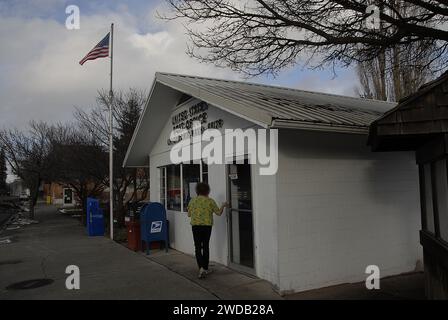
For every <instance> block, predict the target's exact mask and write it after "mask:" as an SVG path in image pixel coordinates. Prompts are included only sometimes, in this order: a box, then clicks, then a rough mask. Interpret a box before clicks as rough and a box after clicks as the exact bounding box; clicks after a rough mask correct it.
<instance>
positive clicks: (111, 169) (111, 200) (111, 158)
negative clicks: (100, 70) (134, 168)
mask: <svg viewBox="0 0 448 320" xmlns="http://www.w3.org/2000/svg"><path fill="white" fill-rule="evenodd" d="M113 67H114V24H113V23H112V24H111V25H110V91H109V196H110V197H109V203H110V204H109V207H110V213H109V214H110V238H111V239H112V240H113V239H114V182H113V176H114V153H113V152H114V151H113V150H114V148H113V147H114V145H113V144H114V139H113V121H114V118H113V114H112V113H113V107H112V104H113V98H114V92H113V87H112V74H113Z"/></svg>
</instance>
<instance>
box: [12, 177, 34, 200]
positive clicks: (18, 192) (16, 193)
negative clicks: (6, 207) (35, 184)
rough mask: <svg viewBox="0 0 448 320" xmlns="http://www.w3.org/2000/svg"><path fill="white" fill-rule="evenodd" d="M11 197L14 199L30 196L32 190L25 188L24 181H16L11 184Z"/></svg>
mask: <svg viewBox="0 0 448 320" xmlns="http://www.w3.org/2000/svg"><path fill="white" fill-rule="evenodd" d="M9 190H10V195H11V196H13V197H20V196H23V195H27V196H29V195H30V189H29V188H27V187H25V184H24V182H23V180H22V179H15V180H14V181H12V182H11V183H10V184H9Z"/></svg>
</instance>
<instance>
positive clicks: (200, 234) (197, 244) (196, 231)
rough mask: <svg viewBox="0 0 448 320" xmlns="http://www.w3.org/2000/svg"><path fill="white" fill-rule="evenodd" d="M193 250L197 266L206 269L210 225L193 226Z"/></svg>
mask: <svg viewBox="0 0 448 320" xmlns="http://www.w3.org/2000/svg"><path fill="white" fill-rule="evenodd" d="M192 229H193V239H194V251H195V254H196V262H197V263H198V267H199V268H203V269H204V270H208V261H209V249H208V245H209V242H210V236H211V234H212V226H193V227H192Z"/></svg>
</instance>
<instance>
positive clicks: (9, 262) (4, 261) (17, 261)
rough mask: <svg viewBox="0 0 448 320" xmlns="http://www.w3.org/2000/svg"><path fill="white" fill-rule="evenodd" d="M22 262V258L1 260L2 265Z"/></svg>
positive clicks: (0, 264)
mask: <svg viewBox="0 0 448 320" xmlns="http://www.w3.org/2000/svg"><path fill="white" fill-rule="evenodd" d="M22 262H23V261H22V260H3V261H0V266H4V265H6V264H19V263H22Z"/></svg>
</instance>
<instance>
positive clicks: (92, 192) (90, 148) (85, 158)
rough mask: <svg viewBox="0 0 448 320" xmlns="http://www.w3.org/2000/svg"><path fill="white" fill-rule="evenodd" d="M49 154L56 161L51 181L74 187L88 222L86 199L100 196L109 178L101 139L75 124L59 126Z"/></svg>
mask: <svg viewBox="0 0 448 320" xmlns="http://www.w3.org/2000/svg"><path fill="white" fill-rule="evenodd" d="M55 131H56V132H57V134H55V135H54V138H53V140H52V143H53V150H52V153H51V154H50V158H51V159H52V163H53V164H54V165H53V167H52V171H51V176H49V180H50V181H52V182H58V183H60V184H62V185H64V186H67V187H70V188H72V189H73V190H74V193H75V196H76V197H77V198H78V199H79V201H80V203H81V206H82V209H83V210H82V211H83V216H82V218H83V219H82V221H83V223H84V224H85V223H86V219H85V217H86V213H87V207H86V206H87V198H88V197H97V196H99V195H101V193H102V192H103V190H104V185H105V181H106V179H107V172H108V171H107V168H108V166H107V159H108V156H107V152H106V150H105V149H104V148H103V146H102V145H101V144H100V143H99V142H98V140H97V139H96V138H94V137H92V136H91V135H90V134H89V133H88V132H86V131H82V130H80V129H79V128H77V127H76V126H75V125H59V126H58V127H57V129H56V130H55Z"/></svg>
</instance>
